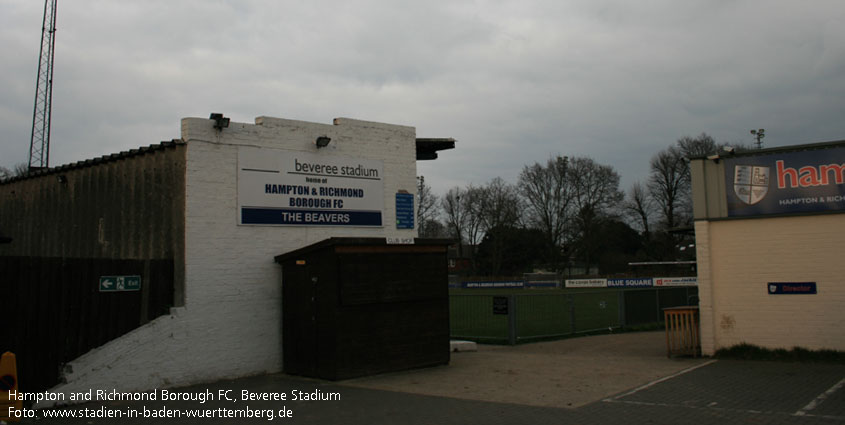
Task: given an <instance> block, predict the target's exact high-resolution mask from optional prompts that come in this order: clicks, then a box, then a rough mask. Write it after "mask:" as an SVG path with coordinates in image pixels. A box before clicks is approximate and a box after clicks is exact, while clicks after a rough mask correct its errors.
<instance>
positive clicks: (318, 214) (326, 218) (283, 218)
mask: <svg viewBox="0 0 845 425" xmlns="http://www.w3.org/2000/svg"><path fill="white" fill-rule="evenodd" d="M241 224H278V225H297V224H301V225H308V226H381V211H328V210H297V209H281V208H241Z"/></svg>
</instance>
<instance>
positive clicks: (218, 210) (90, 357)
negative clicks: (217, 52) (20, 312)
mask: <svg viewBox="0 0 845 425" xmlns="http://www.w3.org/2000/svg"><path fill="white" fill-rule="evenodd" d="M323 135H326V136H328V137H331V139H332V142H331V144H330V145H329V146H328V147H327V148H323V149H324V153H328V154H331V155H338V156H345V157H353V158H362V159H375V160H380V161H383V163H384V203H385V207H384V210H383V223H384V227H383V228H337V227H265V226H238V225H237V224H236V222H237V161H238V149H239V147H241V146H250V147H260V148H270V149H287V150H296V151H315V150H316V147H315V146H314V144H313V141H314V140H315V139H316V138H317V136H323ZM182 138H183V139H184V140H185V141H186V142H187V143H188V150H187V176H186V185H187V188H186V204H187V205H186V206H185V208H186V224H185V228H186V235H185V238H186V255H185V279H186V282H185V292H186V293H185V305H184V307H180V308H174V309H173V310H172V314H171V315H169V316H164V317H160V318H158V319H156V320H154V321H152V322H151V323H149V324H147V325H145V326H143V327H141V328H139V329H136V330H134V331H132V332H130V333H129V334H127V335H124V336H123V337H120V338H118V339H116V340H114V341H111V342H109V343H108V344H106V345H104V346H102V347H99V348H97V349H94V350H92V351H91V352H89V353H87V354H85V355H84V356H82V357H80V358H78V359H76V360H75V361H73V362H71V363H70V365H69V368H70V369H72V372H70V373H68V374H67V375H66V379H67V384H64V385H60V386H59V387H57V388H55V389H53V390H54V391H87V390H88V389H89V388H94V389H101V388H102V389H109V390H110V389H112V388H114V389H117V390H119V391H139V390H146V389H151V388H158V387H166V386H179V385H188V384H195V383H200V382H207V381H213V380H218V379H222V378H231V377H238V376H246V375H252V374H260V373H266V372H277V371H279V370H281V367H282V357H281V352H282V351H281V286H280V281H281V268H280V266H279V265H277V264H275V263H274V261H273V257H274V256H276V255H278V254H282V253H285V252H287V251H291V250H293V249H296V248H300V247H302V246H305V245H308V244H311V243H314V242H318V241H320V240H323V239H325V238H328V237H332V236H367V237H385V236H390V237H415V236H417V234H416V230H397V229H396V226H395V224H394V223H395V222H396V212H395V202H394V199H395V194H396V193H397V192H398V191H400V190H405V191H407V192H409V193H416V134H415V129H414V128H413V127H405V126H397V125H387V124H379V123H374V122H367V121H358V120H352V119H346V118H340V119H336V120H335V125H325V124H316V123H309V122H302V121H291V120H283V119H278V118H268V117H259V118H257V119H256V124H244V123H235V122H232V123H230V125H229V127H228V128H226V129H224V130H223V131H222V132H219V131H216V130H215V129H214V128H213V125H212V121H211V120H207V119H200V118H185V119H183V120H182Z"/></svg>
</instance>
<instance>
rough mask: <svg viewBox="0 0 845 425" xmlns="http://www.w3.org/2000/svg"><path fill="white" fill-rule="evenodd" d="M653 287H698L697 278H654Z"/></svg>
mask: <svg viewBox="0 0 845 425" xmlns="http://www.w3.org/2000/svg"><path fill="white" fill-rule="evenodd" d="M654 286H698V277H696V276H691V277H655V278H654Z"/></svg>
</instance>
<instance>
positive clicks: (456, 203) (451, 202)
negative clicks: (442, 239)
mask: <svg viewBox="0 0 845 425" xmlns="http://www.w3.org/2000/svg"><path fill="white" fill-rule="evenodd" d="M462 196H464V190H463V189H461V188H460V187H453V188H451V189H449V191H448V192H446V195H445V196H444V197H443V198H442V199H441V200H440V208H441V209H442V210H443V213H444V215H445V217H446V227H447V228H448V231H449V233H450V234H451V235H452V237H453V238H455V240H456V241H457V242H458V255H459V256H462V255H463V252H462V246H463V243H464V241H466V226H467V214H468V212H467V211H466V209H465V208H464V204H463V203H462V202H461V197H462Z"/></svg>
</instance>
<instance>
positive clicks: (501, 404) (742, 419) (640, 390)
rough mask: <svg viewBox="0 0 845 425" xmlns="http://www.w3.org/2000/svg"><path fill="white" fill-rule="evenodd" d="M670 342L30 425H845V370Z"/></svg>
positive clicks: (631, 339) (230, 392) (617, 342)
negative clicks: (723, 356) (721, 354)
mask: <svg viewBox="0 0 845 425" xmlns="http://www.w3.org/2000/svg"><path fill="white" fill-rule="evenodd" d="M664 344H665V342H664V334H663V333H662V332H646V333H626V334H617V335H601V336H591V337H583V338H572V339H566V340H561V341H553V342H541V343H534V344H524V345H518V346H514V347H510V346H484V345H481V346H479V350H478V351H477V352H462V353H453V354H452V361H451V362H450V364H449V365H448V366H441V367H434V368H427V369H419V370H412V371H406V372H399V373H392V374H385V375H378V376H372V377H365V378H358V379H353V380H347V381H339V382H328V381H321V380H315V379H308V378H301V377H294V376H289V375H285V374H270V375H262V376H253V377H247V378H241V379H235V380H224V381H218V382H214V383H209V384H203V385H196V386H191V387H186V388H178V389H169V390H168V392H167V393H166V394H167V396H168V398H169V399H168V400H162V397H163V396H164V393H163V390H157V391H156V392H154V394H156V395H157V399H156V400H154V401H153V400H142V401H101V402H95V403H88V404H83V405H75V406H70V407H67V408H64V409H50V410H49V411H48V410H35V411H29V413H30V414H33V415H35V417H30V418H24V419H22V421H21V422H20V423H23V424H26V423H38V424H52V423H56V424H166V423H178V424H254V423H268V422H269V423H278V422H279V421H282V422H286V423H296V424H332V423H338V424H351V425H356V424H485V425H496V424H569V423H571V424H599V423H601V424H609V423H610V424H614V423H626V424H670V423H671V424H717V423H718V424H726V423H727V424H731V423H737V424H739V423H742V424H783V423H790V424H793V423H794V424H845V365H841V364H815V363H780V362H762V361H732V360H713V359H700V358H699V359H692V358H684V359H669V358H667V357H666V352H665V345H664ZM173 397H178V398H183V400H173V399H172V398H173ZM273 397H276V398H278V399H276V400H273V399H272V398H273ZM282 397H284V400H281V399H280V398H282ZM184 398H189V399H188V400H184ZM190 398H193V400H190ZM201 398H205V400H198V399H201ZM261 398H264V399H261ZM49 415H65V416H73V415H75V416H76V418H72V417H62V418H48V417H47V416H49ZM83 416H84V417H83ZM108 416H111V417H108ZM168 416H169V417H168ZM271 417H272V418H271Z"/></svg>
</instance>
